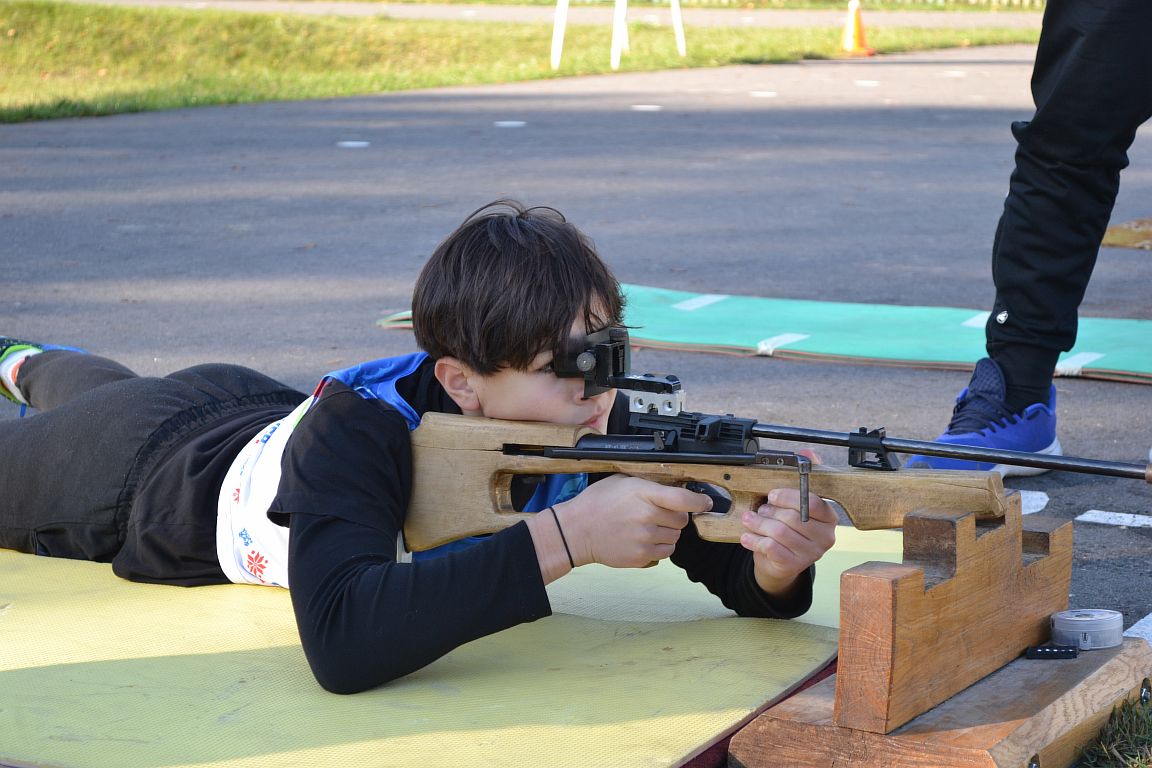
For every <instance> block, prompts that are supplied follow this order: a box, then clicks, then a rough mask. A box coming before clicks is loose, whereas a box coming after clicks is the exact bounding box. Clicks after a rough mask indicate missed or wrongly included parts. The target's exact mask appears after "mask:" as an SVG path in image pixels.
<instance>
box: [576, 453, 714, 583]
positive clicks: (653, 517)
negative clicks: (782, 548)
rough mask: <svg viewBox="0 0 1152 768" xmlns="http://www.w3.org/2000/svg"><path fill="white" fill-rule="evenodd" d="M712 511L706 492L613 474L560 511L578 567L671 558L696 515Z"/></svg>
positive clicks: (632, 564)
mask: <svg viewBox="0 0 1152 768" xmlns="http://www.w3.org/2000/svg"><path fill="white" fill-rule="evenodd" d="M711 508H712V499H710V498H709V497H707V496H705V495H704V494H702V493H695V492H693V491H689V490H687V489H685V488H679V487H676V486H670V485H660V484H659V483H654V482H652V481H650V480H643V479H641V478H638V477H629V476H627V475H612V476H611V477H607V478H605V479H603V480H600V481H599V482H596V483H593V484H591V485H590V486H588V488H586V489H585V490H584V491H583V492H582V493H580V495H579V496H577V497H576V498H574V499H572V500H570V501H566V502H563V503H561V504H557V505H556V507H555V510H556V515H557V517H558V519H559V520H560V523H561V525H562V526H563V528H564V532H565V533H566V534H567V536H568V539H569V544H570V546H571V548H572V558H573V560H574V561H575V563H576V565H584V564H585V563H601V564H603V565H608V566H612V567H613V568H643V567H645V566H648V565H651V564H652V563H653V562H654V561H656V560H662V559H664V558H666V557H668V556H669V555H671V554H672V551H673V550H674V549H675V548H676V542H677V541H679V540H680V531H681V530H682V529H683V528H684V526H686V525H688V521H689V520H690V519H691V515H693V514H696V513H700V512H707V511H709V510H710V509H711Z"/></svg>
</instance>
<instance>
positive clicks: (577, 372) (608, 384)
mask: <svg viewBox="0 0 1152 768" xmlns="http://www.w3.org/2000/svg"><path fill="white" fill-rule="evenodd" d="M630 364H631V348H630V347H629V346H628V329H627V328H619V327H613V328H605V329H604V330H601V331H596V332H595V333H590V334H588V335H587V336H586V337H584V339H583V340H576V339H572V340H569V343H568V345H567V347H566V348H565V349H564V350H563V352H562V353H561V354H557V355H555V356H554V357H553V360H552V370H553V371H554V372H555V373H556V375H557V376H559V377H560V378H563V379H577V378H582V379H584V397H595V396H596V395H599V394H601V393H603V392H607V391H608V390H610V389H612V388H614V387H617V386H620V384H621V383H622V380H623V379H625V378H626V377H627V376H628V368H629V365H630Z"/></svg>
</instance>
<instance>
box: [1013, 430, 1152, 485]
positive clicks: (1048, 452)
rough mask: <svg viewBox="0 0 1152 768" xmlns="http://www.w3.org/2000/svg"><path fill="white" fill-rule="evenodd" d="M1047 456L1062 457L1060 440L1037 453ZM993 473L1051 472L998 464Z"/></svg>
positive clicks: (1030, 473)
mask: <svg viewBox="0 0 1152 768" xmlns="http://www.w3.org/2000/svg"><path fill="white" fill-rule="evenodd" d="M1036 453H1042V454H1044V455H1045V456H1062V455H1063V453H1062V452H1061V449H1060V438H1056V439H1055V440H1053V441H1052V444H1051V445H1049V446H1048V447H1047V448H1045V449H1043V450H1040V451H1036ZM1149 458H1152V451H1149ZM991 471H992V472H999V473H1000V475H1001V476H1002V477H1032V476H1034V475H1042V474H1044V473H1045V472H1049V471H1051V470H1047V469H1044V468H1043V467H1018V466H1016V465H1015V464H997V465H996V466H994V467H992V469H991Z"/></svg>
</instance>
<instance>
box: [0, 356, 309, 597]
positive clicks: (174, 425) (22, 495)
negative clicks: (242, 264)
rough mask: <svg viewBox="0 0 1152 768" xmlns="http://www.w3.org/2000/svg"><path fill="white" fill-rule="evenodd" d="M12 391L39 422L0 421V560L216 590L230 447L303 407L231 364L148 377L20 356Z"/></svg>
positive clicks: (64, 359) (291, 394) (290, 394)
mask: <svg viewBox="0 0 1152 768" xmlns="http://www.w3.org/2000/svg"><path fill="white" fill-rule="evenodd" d="M19 386H20V390H21V392H22V393H23V394H24V396H25V398H26V399H27V400H28V402H29V404H30V405H31V406H32V407H33V408H35V409H36V410H37V411H38V412H37V413H35V414H33V415H31V416H28V417H26V418H23V419H8V420H3V421H0V489H3V490H2V491H0V548H5V549H15V550H19V551H22V552H33V553H36V554H40V555H46V556H51V557H66V558H74V559H83V560H94V561H97V562H111V563H112V564H113V570H115V571H116V573H117V574H118V575H120V576H123V577H124V578H129V579H133V580H136V581H150V582H161V583H177V584H186V585H192V584H206V583H217V582H221V581H226V579H225V578H224V576H223V572H222V571H221V570H220V567H219V562H218V561H217V558H216V547H215V525H216V497H217V495H218V494H219V489H220V482H221V481H222V480H223V475H224V473H225V472H227V469H228V467H229V466H230V464H231V461H232V459H233V458H234V457H235V455H236V453H237V452H238V451H239V450H240V448H242V447H243V445H244V444H245V443H246V442H247V441H248V440H249V439H251V438H252V436H253V435H254V434H256V432H258V431H259V430H260V429H261V428H262V427H263V426H265V425H267V424H269V423H271V422H272V421H275V420H276V419H277V418H281V417H282V416H283V415H286V414H287V413H288V412H289V411H290V410H291V409H292V408H293V407H294V406H295V405H296V404H298V403H299V402H300V401H301V400H303V398H304V395H303V394H302V393H300V392H297V391H295V390H292V389H290V388H288V387H286V386H285V385H283V384H281V383H279V382H277V381H274V380H273V379H271V378H268V377H267V376H264V375H263V374H261V373H258V372H256V371H253V370H250V369H248V368H243V367H240V366H235V365H219V364H217V365H201V366H196V367H193V368H187V369H185V370H182V371H178V372H176V373H173V374H171V375H169V376H167V377H164V378H152V377H140V376H137V375H136V374H135V373H133V372H132V371H130V370H128V369H127V368H125V367H124V366H122V365H120V364H119V363H116V362H113V361H111V360H108V359H106V358H102V357H98V356H96V355H85V354H81V353H76V352H66V351H54V352H44V353H42V354H39V355H34V356H32V357H29V358H28V359H27V360H26V361H25V362H24V364H23V366H22V368H21V369H20V375H19Z"/></svg>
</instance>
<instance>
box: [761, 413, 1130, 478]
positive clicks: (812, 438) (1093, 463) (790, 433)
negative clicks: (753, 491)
mask: <svg viewBox="0 0 1152 768" xmlns="http://www.w3.org/2000/svg"><path fill="white" fill-rule="evenodd" d="M752 435H753V436H754V437H763V438H768V439H772V440H790V441H793V442H801V443H816V444H819V445H838V446H844V447H848V446H849V445H850V444H851V445H856V444H857V442H856V441H857V440H858V439H859V437H858V436H855V435H853V434H851V433H847V432H829V431H826V430H822V429H805V428H803V427H786V426H780V425H777V424H756V425H754V426H753V427H752ZM877 442H878V443H879V444H880V445H881V446H883V448H884V449H885V450H887V451H891V452H892V453H908V454H915V453H919V454H923V455H925V456H941V457H944V458H948V459H967V460H970V461H982V462H988V461H992V462H995V463H997V464H1012V465H1014V466H1018V467H1037V468H1042V469H1059V470H1065V471H1068V472H1082V473H1085V474H1090V475H1106V476H1108V477H1127V478H1132V479H1134V480H1143V481H1145V482H1147V483H1152V465H1142V464H1129V463H1125V462H1120V461H1102V460H1099V459H1082V458H1078V457H1076V456H1049V455H1047V454H1043V453H1028V452H1026V451H1006V450H999V449H996V448H980V447H977V446H970V445H951V444H948V443H936V442H932V441H931V440H905V439H903V438H899V437H881V438H877Z"/></svg>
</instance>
